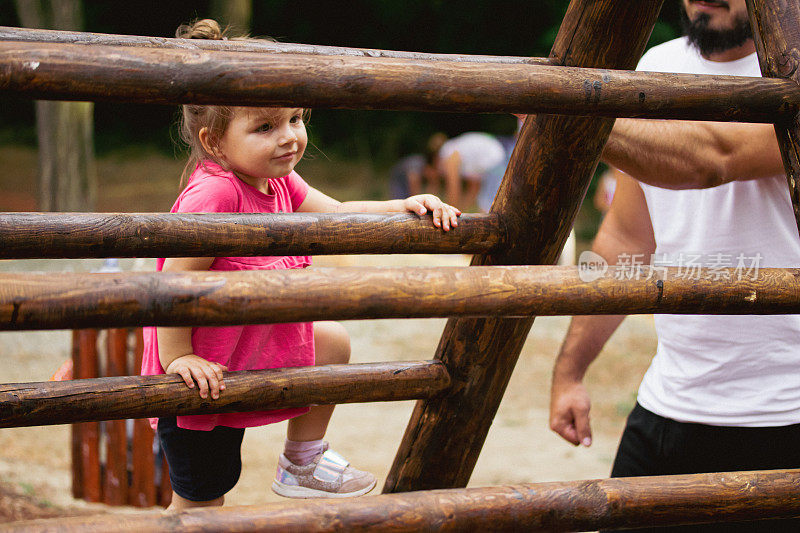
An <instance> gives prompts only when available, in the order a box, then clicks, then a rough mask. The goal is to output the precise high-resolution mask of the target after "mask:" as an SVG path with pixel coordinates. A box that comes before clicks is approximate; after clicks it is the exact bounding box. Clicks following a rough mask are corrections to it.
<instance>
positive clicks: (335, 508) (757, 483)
mask: <svg viewBox="0 0 800 533" xmlns="http://www.w3.org/2000/svg"><path fill="white" fill-rule="evenodd" d="M798 486H800V470H765V471H755V472H726V473H714V474H688V475H679V476H653V477H633V478H615V479H595V480H583V481H562V482H550V483H527V484H522V485H506V486H500V487H481V488H468V489H449V490H426V491H416V492H406V493H399V494H382V495H378V496H364V497H362V498H353V499H345V500H336V499H328V500H305V501H287V502H281V503H267V504H259V505H249V506H242V507H217V508H205V509H192V510H188V511H182V512H178V513H166V514H165V513H163V512H152V513H137V514H113V515H99V516H89V517H73V518H58V519H44V520H31V521H26V522H16V523H11V524H6V525H5V528H4V530H6V531H14V532H18V533H20V532H29V531H30V532H32V531H36V532H49V531H53V532H55V531H59V532H63V533H67V532H72V531H75V532H77V531H80V532H84V531H103V532H104V533H105V532H108V533H115V532H120V533H121V532H126V531H148V532H152V533H156V532H164V533H167V532H170V533H172V532H189V531H238V532H241V533H244V532H250V531H252V532H255V531H261V532H270V531H274V532H276V533H283V532H285V531H303V532H308V533H312V532H313V533H326V532H334V531H359V532H364V531H370V532H374V533H378V532H390V531H391V532H392V533H406V532H416V531H589V530H597V529H617V528H624V529H626V528H634V527H646V528H647V527H654V526H668V525H684V524H701V523H723V522H730V521H740V520H757V519H768V518H791V517H796V516H800V498H798V497H797V495H798Z"/></svg>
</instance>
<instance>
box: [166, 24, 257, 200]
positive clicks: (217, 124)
mask: <svg viewBox="0 0 800 533" xmlns="http://www.w3.org/2000/svg"><path fill="white" fill-rule="evenodd" d="M227 34H228V28H225V29H222V28H220V25H219V23H218V22H217V21H216V20H213V19H202V20H196V21H194V22H192V23H190V24H182V25H180V26H179V27H178V29H177V30H176V31H175V37H178V38H182V39H210V40H215V41H222V40H228V39H230V40H246V39H249V37H247V36H246V35H242V36H236V37H229V36H228V35H227ZM181 111H182V113H181V119H180V133H179V135H180V140H181V141H182V142H184V143H185V144H186V146H188V148H189V160H188V161H187V162H186V166H185V167H184V168H183V173H182V174H181V183H180V187H181V188H183V187H184V186H185V185H186V180H187V178H188V177H189V175H190V174H191V173H192V172H193V171H194V169H195V167H197V165H198V164H199V163H200V162H201V161H203V160H205V159H210V160H212V161H214V162H215V163H217V164H219V165H220V166H221V167H223V168H225V162H224V161H222V160H221V159H220V158H219V157H218V156H217V154H216V153H209V151H208V150H206V149H205V147H204V146H203V144H202V143H201V142H200V130H201V129H203V128H207V129H208V133H209V135H208V141H209V143H210V144H211V148H212V151H213V148H214V147H215V146H216V145H217V143H219V140H220V139H221V138H222V135H223V134H224V133H225V129H226V128H227V127H228V124H229V123H230V121H231V119H232V118H233V106H226V105H197V104H188V105H183V106H181Z"/></svg>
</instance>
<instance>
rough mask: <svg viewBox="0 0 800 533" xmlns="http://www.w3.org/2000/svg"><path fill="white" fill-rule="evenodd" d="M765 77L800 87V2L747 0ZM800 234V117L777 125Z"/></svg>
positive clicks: (795, 116) (789, 118)
mask: <svg viewBox="0 0 800 533" xmlns="http://www.w3.org/2000/svg"><path fill="white" fill-rule="evenodd" d="M747 8H748V11H749V12H750V25H751V26H752V28H753V39H754V40H755V43H756V51H757V52H758V61H759V63H760V64H761V73H762V74H763V75H764V76H767V77H771V78H783V79H789V80H793V81H794V82H795V83H798V84H800V3H798V2H797V0H747ZM775 133H776V134H777V135H778V144H780V147H781V154H782V155H783V166H784V168H785V169H786V179H787V181H788V182H789V196H790V198H791V200H792V209H793V210H794V217H795V221H796V222H797V230H798V232H799V233H800V114H798V113H794V114H793V115H790V116H789V117H787V120H784V121H781V122H779V123H777V124H775Z"/></svg>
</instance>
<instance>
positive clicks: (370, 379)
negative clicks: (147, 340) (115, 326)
mask: <svg viewBox="0 0 800 533" xmlns="http://www.w3.org/2000/svg"><path fill="white" fill-rule="evenodd" d="M224 377H225V390H224V391H222V392H221V393H220V397H219V398H218V399H217V400H211V399H210V398H207V399H202V398H200V395H199V394H198V392H197V388H194V389H190V388H188V387H187V386H186V384H185V383H184V382H183V380H182V379H181V378H180V376H177V375H175V374H173V375H168V376H164V375H161V376H124V377H116V378H99V379H84V380H73V381H60V382H52V381H45V382H41V383H14V384H9V385H6V386H5V387H4V388H3V390H2V392H0V427H22V426H43V425H50V424H68V423H73V422H82V421H94V420H120V419H123V418H143V417H160V416H169V415H186V414H196V413H231V412H242V411H254V410H260V409H280V408H285V407H303V406H307V405H313V404H338V403H354V402H378V401H381V402H383V401H395V400H411V399H417V398H430V397H432V396H435V395H437V394H439V393H441V392H442V391H444V390H446V389H447V387H448V386H449V385H450V378H449V377H448V375H447V370H446V369H445V368H444V365H443V364H441V363H440V362H438V361H408V362H394V363H364V364H353V365H324V366H316V367H304V368H276V369H268V370H248V371H242V372H227V373H225V376H224ZM126 484H127V482H126Z"/></svg>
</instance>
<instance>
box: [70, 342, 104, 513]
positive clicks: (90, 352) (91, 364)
mask: <svg viewBox="0 0 800 533" xmlns="http://www.w3.org/2000/svg"><path fill="white" fill-rule="evenodd" d="M73 342H75V343H76V344H77V347H78V349H77V350H76V351H75V352H73V356H77V357H75V358H74V359H73V364H74V366H73V369H74V370H73V371H74V376H75V378H77V379H88V378H95V377H97V376H99V375H100V373H99V362H98V360H97V331H95V330H92V329H83V330H78V331H76V332H75V333H74V334H73ZM72 446H73V448H72V450H73V455H72V470H73V476H75V477H74V478H73V479H74V480H77V481H76V483H79V484H80V486H75V485H73V488H72V493H73V495H74V496H75V497H76V498H82V499H84V500H86V501H87V502H99V501H102V497H103V491H102V487H103V484H102V478H101V473H100V425H99V424H98V423H97V422H87V423H85V424H75V425H74V426H72Z"/></svg>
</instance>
